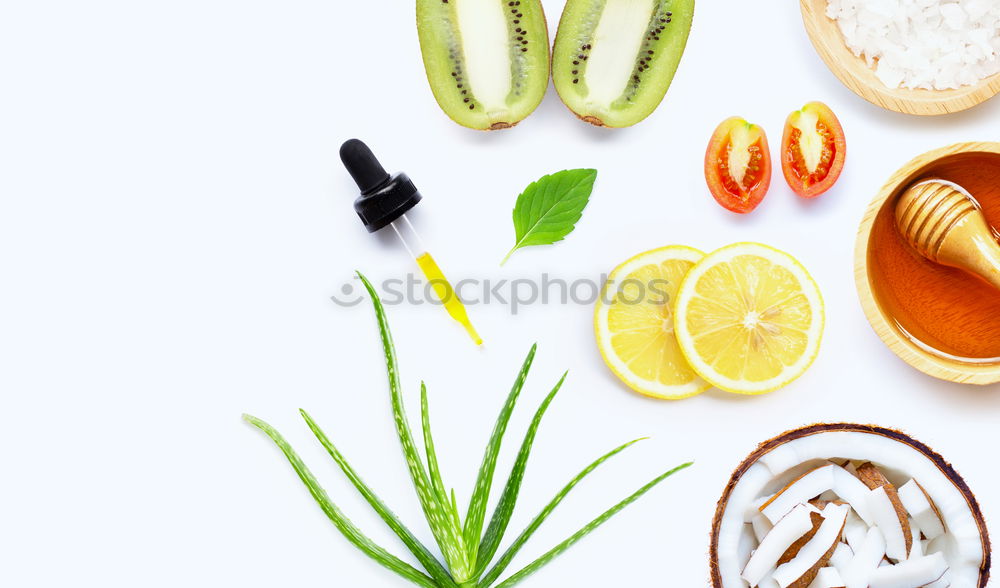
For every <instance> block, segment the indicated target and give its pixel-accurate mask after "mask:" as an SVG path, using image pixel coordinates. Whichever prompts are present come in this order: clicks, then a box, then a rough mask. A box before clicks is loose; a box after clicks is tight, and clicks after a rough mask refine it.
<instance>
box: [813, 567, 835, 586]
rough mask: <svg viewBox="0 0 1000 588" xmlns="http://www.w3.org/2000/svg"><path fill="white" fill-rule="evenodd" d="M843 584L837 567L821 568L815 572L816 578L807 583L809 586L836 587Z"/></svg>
mask: <svg viewBox="0 0 1000 588" xmlns="http://www.w3.org/2000/svg"><path fill="white" fill-rule="evenodd" d="M843 585H844V580H843V579H842V578H841V577H840V572H838V571H837V568H823V569H821V570H820V571H819V573H818V574H816V578H815V579H814V580H813V581H812V584H809V588H838V587H840V586H843Z"/></svg>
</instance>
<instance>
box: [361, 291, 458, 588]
mask: <svg viewBox="0 0 1000 588" xmlns="http://www.w3.org/2000/svg"><path fill="white" fill-rule="evenodd" d="M358 278H360V279H361V283H362V284H364V286H365V289H366V290H367V291H368V295H369V296H370V297H371V299H372V306H373V307H374V308H375V317H376V318H377V320H378V330H379V336H380V338H381V339H382V352H383V354H384V355H385V368H386V373H387V375H388V377H389V394H390V399H391V404H392V416H393V420H394V421H395V423H396V433H397V435H398V437H399V443H400V445H401V446H402V448H403V456H404V457H405V459H406V466H407V468H408V469H409V471H410V479H411V480H413V487H414V489H415V490H416V493H417V498H418V499H419V500H420V506H421V508H422V509H423V512H424V518H426V519H427V525H428V526H429V527H430V528H431V533H433V535H434V539H435V541H436V542H437V544H438V548H439V549H440V550H441V554H442V555H443V556H444V559H445V562H447V564H448V568H449V569H450V570H451V575H452V577H453V578H454V579H455V581H456V582H458V583H459V584H461V583H462V582H465V581H466V580H468V579H469V574H470V573H471V571H472V570H471V569H470V568H471V567H472V566H471V565H470V563H469V558H468V555H467V554H466V551H465V546H464V542H463V540H462V535H461V533H459V532H457V529H455V527H454V526H453V525H452V517H451V516H450V515H449V514H448V505H446V504H440V503H438V501H437V496H436V495H435V493H434V490H433V488H431V483H430V480H429V479H428V477H427V471H426V470H425V469H424V464H423V462H422V461H421V459H420V454H419V452H418V451H417V447H416V445H415V444H414V442H413V433H412V432H411V431H410V425H409V422H408V421H407V419H406V411H405V409H404V407H403V395H402V392H401V391H400V384H399V365H398V364H397V362H396V348H395V346H394V345H393V343H392V333H391V332H390V331H389V321H388V319H387V318H386V316H385V308H384V307H383V306H382V301H381V300H379V297H378V293H377V292H376V291H375V287H374V286H372V284H371V282H369V281H368V278H366V277H365V276H364V275H363V274H362V273H361V272H358Z"/></svg>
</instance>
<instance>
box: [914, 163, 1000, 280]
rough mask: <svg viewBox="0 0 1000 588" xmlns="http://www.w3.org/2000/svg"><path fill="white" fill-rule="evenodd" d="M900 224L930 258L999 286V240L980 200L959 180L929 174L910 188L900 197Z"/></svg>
mask: <svg viewBox="0 0 1000 588" xmlns="http://www.w3.org/2000/svg"><path fill="white" fill-rule="evenodd" d="M896 227H897V228H898V229H899V232H900V233H901V234H902V235H903V238H904V239H906V241H907V242H908V243H909V244H910V245H912V246H913V248H914V249H916V250H917V252H919V253H920V254H921V255H923V256H924V257H926V258H927V259H929V260H931V261H933V262H935V263H940V264H942V265H947V266H951V267H957V268H959V269H963V270H965V271H967V272H970V273H973V274H975V275H977V276H979V277H981V278H983V279H984V280H986V281H987V282H989V283H990V284H991V285H992V286H993V287H994V288H997V289H998V290H1000V244H997V240H996V237H994V232H993V229H992V227H990V225H989V224H988V223H987V222H986V216H985V215H984V214H983V211H982V210H981V209H980V208H979V203H978V202H976V200H975V198H973V197H972V195H971V194H969V193H968V192H967V191H966V190H965V189H964V188H962V187H961V186H959V185H958V184H955V183H952V182H949V181H946V180H941V179H930V180H924V181H922V182H918V183H916V184H914V185H912V186H910V187H909V188H907V189H906V191H905V192H903V194H902V195H901V196H900V197H899V199H898V200H897V201H896Z"/></svg>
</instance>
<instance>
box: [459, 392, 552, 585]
mask: <svg viewBox="0 0 1000 588" xmlns="http://www.w3.org/2000/svg"><path fill="white" fill-rule="evenodd" d="M565 381H566V374H563V376H562V378H560V379H559V382H558V383H557V384H556V385H555V387H554V388H552V391H551V392H549V395H548V396H546V397H545V400H544V401H542V404H541V406H539V407H538V411H537V412H535V417H534V418H533V419H532V420H531V425H530V426H529V427H528V432H527V433H526V434H525V435H524V442H522V443H521V450H520V451H519V452H518V454H517V460H516V461H515V462H514V466H513V467H512V468H511V470H510V476H509V477H508V478H507V485H506V486H505V487H504V490H503V494H501V495H500V501H499V502H498V503H497V506H496V509H495V510H494V511H493V517H492V518H491V519H490V525H489V527H487V528H486V535H484V536H483V541H482V543H480V544H479V553H478V554H477V556H476V558H477V559H476V574H477V575H479V574H481V573H482V572H483V571H484V570H485V569H486V566H488V565H489V563H490V560H492V559H493V556H494V555H496V552H497V548H499V547H500V540H501V539H502V538H503V534H504V533H505V532H506V531H507V525H508V524H509V523H510V517H511V515H512V514H513V513H514V505H515V504H516V503H517V495H518V493H519V492H520V491H521V482H522V481H523V480H524V470H525V468H526V467H527V465H528V455H529V454H530V453H531V446H532V444H533V443H534V442H535V434H536V433H537V432H538V426H539V425H540V424H541V423H542V417H543V416H544V415H545V411H546V410H547V409H548V408H549V404H551V403H552V400H553V399H555V397H556V394H557V393H558V392H559V389H560V388H561V387H562V385H563V382H565Z"/></svg>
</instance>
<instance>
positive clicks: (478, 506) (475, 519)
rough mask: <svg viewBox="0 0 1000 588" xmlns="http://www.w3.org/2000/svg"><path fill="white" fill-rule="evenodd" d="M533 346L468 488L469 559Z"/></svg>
mask: <svg viewBox="0 0 1000 588" xmlns="http://www.w3.org/2000/svg"><path fill="white" fill-rule="evenodd" d="M537 349H538V345H537V344H536V345H532V346H531V350H530V351H529V352H528V356H527V357H526V358H525V359H524V363H523V364H522V365H521V371H520V372H518V374H517V378H516V379H515V380H514V385H513V386H512V387H511V389H510V394H509V395H508V396H507V401H506V402H505V403H504V405H503V408H501V409H500V414H499V415H498V416H497V422H496V425H494V427H493V434H492V435H491V436H490V441H489V443H488V444H487V445H486V452H485V454H484V455H483V463H482V465H480V466H479V475H478V477H477V478H476V486H475V489H474V490H473V492H472V500H470V501H469V512H468V514H467V515H466V517H465V543H466V545H467V548H468V549H470V550H472V551H471V552H470V553H469V561H471V562H475V561H477V553H476V551H477V550H478V549H479V540H480V534H481V533H482V532H483V522H484V521H485V519H486V504H487V502H488V501H489V498H490V488H491V486H492V485H493V474H494V472H495V471H496V467H497V455H498V454H499V453H500V444H501V443H502V441H503V435H504V433H505V432H506V430H507V423H509V422H510V415H511V413H512V412H514V405H515V404H516V403H517V397H518V396H519V395H520V394H521V389H522V388H523V387H524V381H525V380H526V379H527V377H528V371H529V370H530V369H531V362H532V361H533V360H534V359H535V351H536V350H537Z"/></svg>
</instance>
